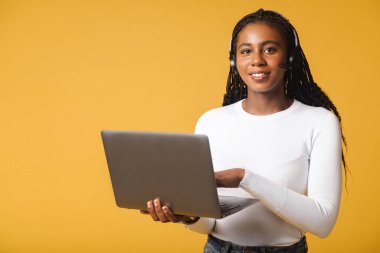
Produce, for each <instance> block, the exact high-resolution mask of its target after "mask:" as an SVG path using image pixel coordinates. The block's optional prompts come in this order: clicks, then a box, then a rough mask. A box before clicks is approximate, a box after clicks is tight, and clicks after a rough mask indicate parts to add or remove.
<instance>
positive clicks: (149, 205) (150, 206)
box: [146, 200, 159, 221]
mask: <svg viewBox="0 0 380 253" xmlns="http://www.w3.org/2000/svg"><path fill="white" fill-rule="evenodd" d="M146 205H147V208H148V213H149V214H150V216H151V217H152V219H153V220H154V221H158V220H159V219H158V216H157V214H156V211H155V210H154V207H153V203H152V201H151V200H149V201H148V202H147V203H146Z"/></svg>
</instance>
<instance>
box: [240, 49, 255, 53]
mask: <svg viewBox="0 0 380 253" xmlns="http://www.w3.org/2000/svg"><path fill="white" fill-rule="evenodd" d="M251 52H252V50H251V49H249V48H244V49H242V50H240V53H241V54H250V53H251Z"/></svg>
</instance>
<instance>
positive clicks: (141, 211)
mask: <svg viewBox="0 0 380 253" xmlns="http://www.w3.org/2000/svg"><path fill="white" fill-rule="evenodd" d="M140 213H141V214H149V212H148V211H145V210H140Z"/></svg>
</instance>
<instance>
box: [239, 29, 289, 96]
mask: <svg viewBox="0 0 380 253" xmlns="http://www.w3.org/2000/svg"><path fill="white" fill-rule="evenodd" d="M286 55H287V53H286V41H285V40H284V39H283V37H282V36H281V35H280V34H279V33H278V32H277V30H276V29H274V28H272V27H270V26H268V25H267V24H265V23H252V24H248V25H247V26H245V27H244V28H243V29H242V30H241V31H240V32H239V34H238V37H237V42H236V67H237V70H238V72H239V75H240V77H241V78H242V79H243V81H244V82H245V84H246V85H247V89H248V98H249V96H250V95H251V96H252V95H257V94H272V95H273V94H279V95H285V91H284V75H285V70H284V69H283V68H281V67H280V65H281V64H286Z"/></svg>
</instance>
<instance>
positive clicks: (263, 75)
mask: <svg viewBox="0 0 380 253" xmlns="http://www.w3.org/2000/svg"><path fill="white" fill-rule="evenodd" d="M248 74H249V76H250V77H251V78H252V79H253V80H255V81H262V80H266V79H268V78H269V75H270V71H253V72H251V73H248Z"/></svg>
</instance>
